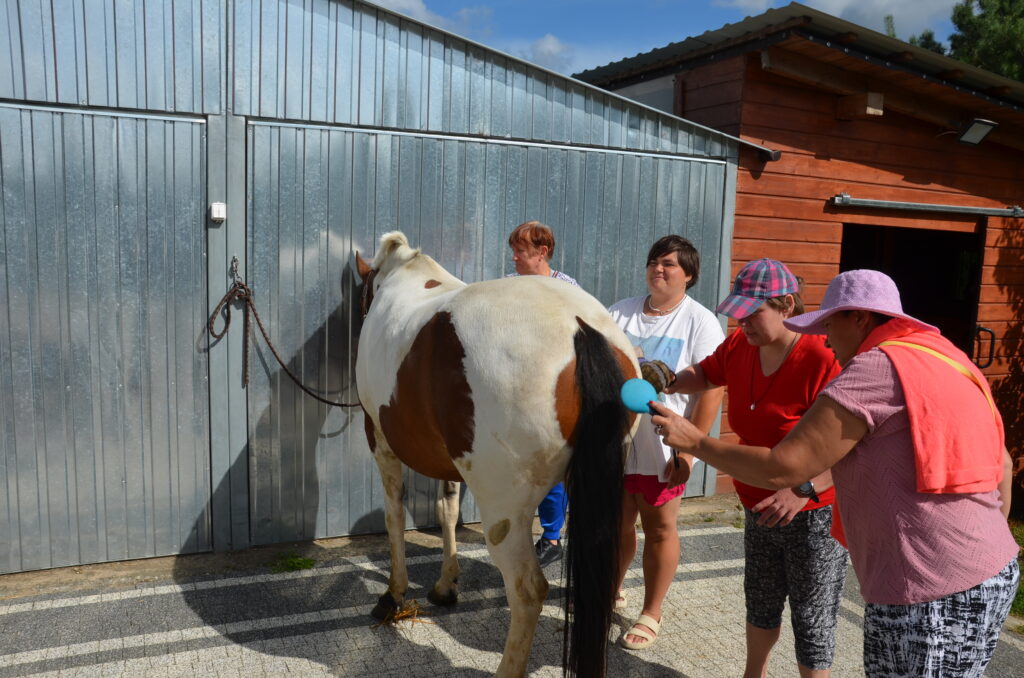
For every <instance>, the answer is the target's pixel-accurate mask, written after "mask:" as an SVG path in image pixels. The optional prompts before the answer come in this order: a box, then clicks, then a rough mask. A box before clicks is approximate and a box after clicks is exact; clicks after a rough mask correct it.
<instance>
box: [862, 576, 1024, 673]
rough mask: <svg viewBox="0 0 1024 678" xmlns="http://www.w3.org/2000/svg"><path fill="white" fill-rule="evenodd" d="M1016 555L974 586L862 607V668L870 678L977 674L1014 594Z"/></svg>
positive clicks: (985, 662) (985, 663) (991, 649)
mask: <svg viewBox="0 0 1024 678" xmlns="http://www.w3.org/2000/svg"><path fill="white" fill-rule="evenodd" d="M1019 579H1020V566H1019V565H1018V564H1017V559H1016V558H1014V559H1013V560H1011V561H1010V563H1009V564H1008V565H1007V566H1006V567H1004V568H1003V569H1002V571H1001V572H1000V573H999V574H997V575H995V576H994V577H991V578H989V579H986V580H985V581H983V582H981V583H980V584H978V585H977V586H975V587H974V588H970V589H967V590H966V591H961V592H959V593H952V594H950V595H948V596H945V597H943V598H939V599H938V600H932V601H929V602H926V603H914V604H912V605H874V604H872V603H868V605H867V606H866V607H865V609H864V672H865V673H866V674H867V675H868V676H869V678H875V677H876V676H877V677H878V678H883V677H884V678H903V677H906V678H910V677H911V676H913V677H914V678H939V677H940V676H941V678H976V677H980V676H981V675H982V674H983V673H984V672H985V667H986V666H988V662H989V660H990V659H992V653H993V652H995V649H996V643H997V642H998V641H999V631H1000V630H1001V629H1002V627H1003V622H1005V621H1006V617H1007V615H1008V614H1009V613H1010V605H1011V604H1012V603H1013V596H1014V594H1015V593H1016V592H1017V582H1018V580H1019Z"/></svg>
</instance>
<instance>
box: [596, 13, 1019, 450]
mask: <svg viewBox="0 0 1024 678" xmlns="http://www.w3.org/2000/svg"><path fill="white" fill-rule="evenodd" d="M576 77H578V78H580V79H582V80H584V81H585V82H588V83H592V84H596V85H599V86H601V87H604V88H606V89H609V90H611V91H614V92H616V93H619V94H624V95H626V96H630V97H632V98H635V99H637V100H639V101H641V102H643V103H646V104H648V105H652V106H655V107H658V108H661V109H663V110H667V111H671V112H673V113H675V114H676V115H679V116H681V117H685V118H687V119H689V120H693V121H695V122H698V123H701V124H705V125H708V126H710V127H714V128H717V129H720V130H722V131H724V132H727V133H729V134H733V135H736V136H739V137H740V138H742V139H744V140H747V141H750V142H753V143H756V144H759V145H762V146H765V147H769V148H771V149H774V150H776V151H778V152H779V153H778V154H777V155H776V156H771V157H769V156H766V155H765V154H763V153H757V152H755V151H748V150H747V149H744V150H743V151H742V155H741V162H740V169H739V172H738V176H737V180H736V182H737V187H736V191H737V195H736V212H735V220H734V224H733V235H732V255H731V256H732V268H733V272H734V273H735V272H736V271H737V270H738V269H739V268H740V267H741V266H742V265H743V264H744V263H746V262H747V261H749V260H751V259H755V258H758V257H763V256H769V257H773V258H777V259H780V260H782V261H784V262H786V263H788V264H790V265H791V267H792V269H793V271H794V272H795V273H796V274H797V275H799V276H802V277H803V278H804V279H805V280H806V295H805V296H806V299H807V301H808V302H809V303H810V305H811V307H812V308H814V307H815V306H816V305H817V304H818V303H819V302H820V300H821V297H822V294H823V292H824V288H825V286H826V285H827V283H828V282H829V280H830V279H831V278H832V277H833V276H834V275H835V274H837V273H839V272H840V271H843V270H850V269H854V268H875V269H879V270H883V271H885V272H887V273H889V274H890V275H891V276H892V277H893V278H894V279H895V280H896V282H897V283H898V285H899V287H900V290H901V292H902V294H903V302H904V307H905V308H906V310H907V311H908V312H909V313H911V314H913V315H915V316H917V317H920V318H922V319H924V320H926V321H928V322H931V323H934V324H936V325H938V326H939V327H940V328H942V330H943V332H944V333H945V334H946V335H947V336H948V337H949V338H950V339H952V340H953V341H955V342H956V343H957V344H959V345H960V346H961V347H962V348H964V349H965V350H966V351H967V352H968V354H969V355H971V356H972V357H973V358H974V360H975V361H976V362H977V364H978V365H979V366H981V367H982V368H983V371H984V372H985V374H986V375H987V376H988V378H989V380H990V382H991V384H992V386H993V389H994V391H995V395H996V398H997V401H998V403H999V406H1000V409H1001V411H1002V414H1003V417H1004V420H1005V422H1006V427H1007V442H1008V446H1009V447H1010V450H1011V454H1013V455H1014V456H1015V457H1016V458H1017V460H1018V465H1017V468H1018V470H1021V469H1022V467H1024V407H1022V400H1024V398H1022V395H1024V218H1022V217H1024V209H1022V207H1021V206H1022V205H1024V83H1020V82H1016V81H1013V80H1009V79H1007V78H1003V77H1001V76H998V75H995V74H993V73H990V72H987V71H984V70H981V69H978V68H975V67H972V66H968V65H966V64H963V63H961V62H959V61H956V60H954V59H951V58H948V57H945V56H942V55H939V54H937V53H934V52H931V51H928V50H925V49H921V48H918V47H915V46H913V45H910V44H907V43H905V42H902V41H899V40H896V39H894V38H890V37H888V36H885V35H881V34H879V33H876V32H874V31H871V30H868V29H866V28H864V27H862V26H858V25H855V24H851V23H849V22H847V21H843V20H840V19H837V18H836V17H833V16H830V15H827V14H823V13H821V12H818V11H815V10H812V9H810V8H808V7H806V6H803V5H800V4H796V3H793V4H790V5H788V6H786V7H783V8H779V9H772V10H769V11H768V12H766V13H764V14H761V15H758V16H755V17H750V18H747V19H745V20H744V21H741V22H738V23H736V24H731V25H728V26H725V27H723V28H721V29H719V30H716V31H711V32H708V33H705V34H704V35H701V36H699V37H694V38H689V39H686V40H683V41H682V42H678V43H673V44H671V45H667V46H665V47H662V48H660V49H655V50H653V51H651V52H648V53H645V54H639V55H637V56H635V57H632V58H628V59H624V60H622V61H619V62H616V63H612V64H609V65H607V66H603V67H600V68H596V69H593V70H590V71H587V72H584V73H581V74H578V75H577V76H576ZM975 120H981V121H989V123H988V124H987V125H986V123H984V122H983V123H981V124H983V125H986V126H988V127H991V124H992V123H994V124H995V127H994V129H992V130H991V131H990V133H989V134H987V136H985V137H984V139H983V140H982V141H981V142H980V143H974V144H969V143H966V141H970V140H971V139H970V137H969V136H966V135H967V134H968V131H969V130H970V125H971V123H972V122H973V121H975ZM723 430H728V426H727V424H725V425H724V426H723Z"/></svg>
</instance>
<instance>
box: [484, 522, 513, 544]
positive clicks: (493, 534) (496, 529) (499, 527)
mask: <svg viewBox="0 0 1024 678" xmlns="http://www.w3.org/2000/svg"><path fill="white" fill-rule="evenodd" d="M511 527H512V523H510V522H509V521H508V518H502V519H501V520H499V521H498V522H496V523H494V524H493V525H491V529H489V530H487V541H489V542H491V544H493V545H495V546H497V545H498V544H500V543H501V542H503V541H505V537H507V536H508V531H509V529H511Z"/></svg>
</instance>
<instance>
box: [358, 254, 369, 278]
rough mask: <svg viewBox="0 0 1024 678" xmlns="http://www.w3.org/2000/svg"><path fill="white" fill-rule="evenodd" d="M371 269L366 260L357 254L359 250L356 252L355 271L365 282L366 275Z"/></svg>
mask: <svg viewBox="0 0 1024 678" xmlns="http://www.w3.org/2000/svg"><path fill="white" fill-rule="evenodd" d="M372 270H373V267H371V266H370V265H369V264H368V263H366V260H365V259H363V258H362V257H361V256H359V252H356V271H357V272H358V273H359V277H360V278H362V279H363V282H366V276H368V275H370V271H372Z"/></svg>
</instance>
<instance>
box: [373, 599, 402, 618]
mask: <svg viewBox="0 0 1024 678" xmlns="http://www.w3.org/2000/svg"><path fill="white" fill-rule="evenodd" d="M400 609H401V608H400V607H399V606H398V603H396V602H395V599H394V598H392V597H391V595H390V594H387V593H385V594H384V595H382V596H381V597H380V598H378V599H377V604H376V605H374V606H373V609H372V610H371V611H370V616H371V617H373V618H374V619H377V620H379V621H385V620H387V619H388V618H390V617H393V616H394V615H395V612H397V611H398V610H400Z"/></svg>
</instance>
